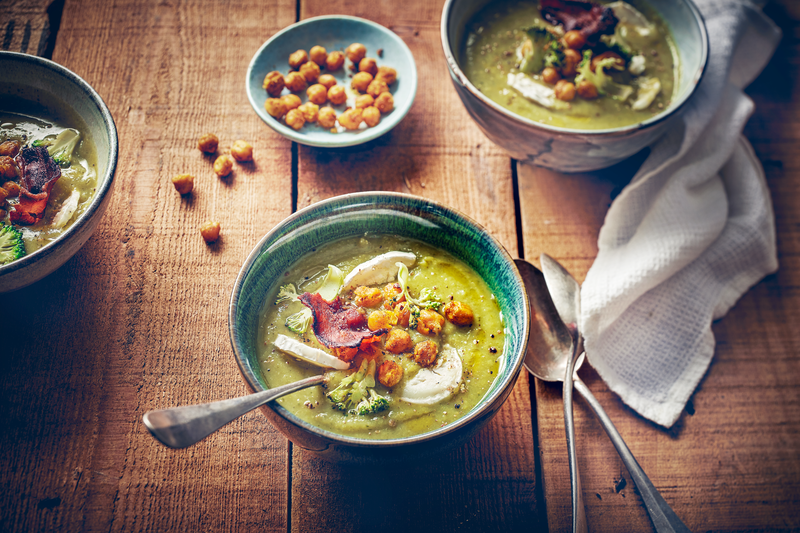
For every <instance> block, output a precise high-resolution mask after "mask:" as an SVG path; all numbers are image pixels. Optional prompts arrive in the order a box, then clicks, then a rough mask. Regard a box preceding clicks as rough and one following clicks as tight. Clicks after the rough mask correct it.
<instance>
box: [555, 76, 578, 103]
mask: <svg viewBox="0 0 800 533" xmlns="http://www.w3.org/2000/svg"><path fill="white" fill-rule="evenodd" d="M555 93H556V98H558V99H559V100H563V101H565V102H569V101H570V100H572V99H574V98H575V84H574V83H572V82H571V81H567V80H558V82H557V83H556V88H555Z"/></svg>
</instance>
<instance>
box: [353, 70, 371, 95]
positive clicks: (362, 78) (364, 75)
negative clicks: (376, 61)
mask: <svg viewBox="0 0 800 533" xmlns="http://www.w3.org/2000/svg"><path fill="white" fill-rule="evenodd" d="M371 81H372V74H370V73H369V72H359V73H358V74H356V75H355V76H353V79H352V80H350V86H351V87H352V88H353V89H355V90H356V91H358V92H360V93H363V92H366V91H367V87H369V83H370V82H371Z"/></svg>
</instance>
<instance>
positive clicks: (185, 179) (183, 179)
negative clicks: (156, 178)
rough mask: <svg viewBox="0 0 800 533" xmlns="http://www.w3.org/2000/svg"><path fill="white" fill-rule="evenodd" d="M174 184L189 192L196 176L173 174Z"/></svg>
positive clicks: (179, 188)
mask: <svg viewBox="0 0 800 533" xmlns="http://www.w3.org/2000/svg"><path fill="white" fill-rule="evenodd" d="M172 185H173V186H174V187H175V190H176V191H178V193H180V194H189V193H190V192H192V189H193V188H194V176H192V175H191V174H178V175H177V176H173V177H172ZM4 188H5V187H4Z"/></svg>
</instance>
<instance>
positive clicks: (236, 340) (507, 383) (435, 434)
mask: <svg viewBox="0 0 800 533" xmlns="http://www.w3.org/2000/svg"><path fill="white" fill-rule="evenodd" d="M380 198H388V199H389V200H390V201H391V199H392V198H395V199H406V200H412V201H415V202H422V203H425V204H429V205H430V206H432V207H434V208H436V209H437V210H441V211H444V212H445V213H447V214H448V215H450V216H453V215H455V217H457V218H460V219H462V220H463V221H465V222H466V223H467V224H468V225H470V226H472V227H473V229H475V230H477V231H479V232H481V233H482V234H484V235H486V236H487V237H489V239H490V240H491V241H493V242H494V244H495V245H496V248H497V250H498V251H499V253H500V255H501V256H502V257H503V258H504V260H505V261H506V262H507V264H508V265H509V267H510V273H511V274H512V275H513V276H514V278H515V280H516V282H517V285H518V286H519V287H521V289H522V291H521V292H522V296H523V300H524V302H523V304H522V305H523V309H522V312H523V322H524V324H523V325H524V328H523V331H522V332H521V333H520V335H521V337H522V338H521V343H520V350H519V353H518V354H516V358H517V360H516V361H515V363H514V365H513V367H511V368H510V369H509V372H508V375H507V377H506V378H505V380H504V383H503V384H502V386H499V387H496V388H495V390H494V391H493V392H492V394H491V395H490V396H484V397H483V398H481V400H480V403H479V404H478V405H476V406H475V408H474V410H473V411H472V412H470V413H468V414H467V415H465V416H464V417H462V418H460V419H458V420H456V421H454V422H452V423H449V424H447V425H446V426H444V427H440V428H437V429H435V430H432V431H428V432H426V433H423V434H421V435H412V436H409V437H403V438H399V439H386V440H369V439H360V438H355V437H348V436H345V435H341V434H338V433H333V432H331V431H328V430H325V429H322V428H319V427H317V426H314V425H312V424H309V423H308V422H305V421H304V420H301V419H300V418H299V417H297V416H296V415H294V414H293V413H291V412H289V411H288V410H287V409H286V408H284V407H283V406H281V405H280V404H279V403H277V402H271V403H270V404H266V405H265V407H268V408H270V409H272V410H273V411H274V412H275V413H276V414H277V415H278V416H280V417H282V418H283V419H284V420H286V421H287V422H288V423H290V424H292V425H293V426H295V427H298V428H300V429H302V430H304V431H307V432H310V433H312V434H314V435H318V436H320V437H322V438H325V439H328V440H330V441H334V442H336V443H338V444H344V445H347V446H351V447H357V448H379V449H384V448H393V447H398V446H406V445H410V444H419V443H424V442H430V441H434V440H438V439H441V438H445V437H447V436H448V435H450V434H452V433H455V432H457V431H458V430H459V429H462V428H464V427H465V426H468V425H469V424H472V423H476V422H478V421H479V419H480V418H481V417H482V416H483V415H485V414H486V412H487V411H488V410H489V409H491V407H492V406H493V404H494V403H495V402H496V401H497V399H498V398H499V397H501V396H502V395H503V393H504V391H506V389H507V388H508V387H513V386H514V383H516V380H517V377H518V376H519V373H520V371H521V369H522V363H523V361H524V360H525V354H526V351H527V345H528V337H529V333H530V320H531V316H530V301H529V300H528V293H527V291H526V289H525V283H524V281H523V279H522V275H521V274H520V272H519V269H518V268H517V265H516V263H515V262H514V259H513V258H512V257H511V255H510V254H509V253H508V251H507V250H506V249H505V247H504V246H503V245H502V244H501V243H500V242H499V241H498V240H497V239H496V238H495V237H493V236H492V235H491V233H489V232H488V231H487V230H486V228H484V227H483V226H482V225H480V224H478V223H477V222H476V221H474V220H473V219H472V218H470V217H468V216H467V215H465V214H463V213H462V212H460V211H458V210H456V209H453V208H451V207H447V206H445V205H443V204H441V203H439V202H437V201H435V200H430V199H428V198H423V197H420V196H416V195H412V194H405V193H397V192H384V191H370V192H360V193H350V194H343V195H339V196H334V197H332V198H328V199H326V200H322V201H320V202H317V203H314V204H312V205H309V206H307V207H305V208H303V209H300V210H298V211H296V212H295V213H292V214H291V215H289V216H288V217H286V218H285V219H283V220H282V221H281V222H279V223H278V224H277V225H276V226H275V227H274V228H272V229H271V230H270V231H269V232H268V233H267V234H266V235H264V237H262V238H261V239H260V240H259V241H258V243H257V244H256V245H255V246H254V247H253V249H252V251H251V252H250V253H249V254H248V256H247V259H245V261H244V263H243V265H242V268H241V269H240V271H239V274H238V275H237V277H236V281H235V282H234V285H233V288H232V290H231V299H230V304H229V307H228V333H229V336H230V341H231V347H232V348H233V356H234V358H235V359H236V364H237V365H238V366H239V371H240V373H241V374H242V377H243V378H244V380H245V382H246V384H247V385H248V387H249V388H250V389H251V390H253V391H259V390H262V389H261V387H260V384H257V383H253V381H252V380H251V379H250V377H249V371H248V370H247V369H246V367H245V365H244V360H245V359H246V354H244V353H242V351H240V350H239V344H240V339H241V338H242V337H240V335H239V332H238V330H237V328H236V308H237V305H238V302H239V298H240V294H241V290H242V286H243V284H244V280H245V278H246V277H247V275H248V274H249V273H250V270H251V268H252V267H253V265H254V263H255V262H256V260H257V259H258V257H259V256H260V255H261V253H262V252H263V251H264V247H265V244H266V243H267V242H268V241H270V240H271V239H272V238H273V237H274V236H276V235H278V234H280V233H281V232H282V231H283V230H284V228H285V227H286V226H288V225H291V224H292V223H294V222H295V221H297V220H298V219H300V218H302V217H303V216H305V215H306V214H308V213H311V212H313V211H315V210H318V209H324V208H325V207H327V206H329V205H331V204H337V203H339V202H349V203H347V204H346V205H344V206H343V207H356V206H357V205H358V204H356V203H355V202H351V201H352V200H359V199H364V200H368V201H370V202H371V203H375V200H376V199H380ZM242 344H243V343H242ZM256 385H259V386H258V387H256Z"/></svg>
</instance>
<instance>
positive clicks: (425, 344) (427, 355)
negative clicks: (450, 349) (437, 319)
mask: <svg viewBox="0 0 800 533" xmlns="http://www.w3.org/2000/svg"><path fill="white" fill-rule="evenodd" d="M438 353H439V347H438V346H437V345H436V343H435V342H433V341H422V342H420V343H418V344H417V345H416V346H414V361H416V362H417V364H418V365H419V366H430V365H432V364H433V362H434V361H436V356H437V355H438Z"/></svg>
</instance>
